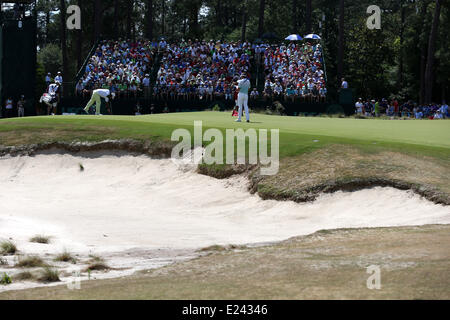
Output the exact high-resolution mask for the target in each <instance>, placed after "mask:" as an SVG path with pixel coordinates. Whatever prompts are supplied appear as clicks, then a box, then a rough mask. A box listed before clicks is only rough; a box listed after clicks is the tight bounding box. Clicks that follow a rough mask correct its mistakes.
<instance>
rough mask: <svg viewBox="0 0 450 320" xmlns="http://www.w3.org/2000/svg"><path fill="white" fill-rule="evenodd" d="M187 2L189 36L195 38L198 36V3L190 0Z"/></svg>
mask: <svg viewBox="0 0 450 320" xmlns="http://www.w3.org/2000/svg"><path fill="white" fill-rule="evenodd" d="M189 2H190V5H189V36H190V37H193V38H196V37H198V35H199V25H198V12H199V10H200V2H199V1H198V0H190V1H189Z"/></svg>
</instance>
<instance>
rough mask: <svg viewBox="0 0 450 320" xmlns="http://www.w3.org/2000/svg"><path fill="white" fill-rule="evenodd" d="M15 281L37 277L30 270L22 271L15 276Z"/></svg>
mask: <svg viewBox="0 0 450 320" xmlns="http://www.w3.org/2000/svg"><path fill="white" fill-rule="evenodd" d="M13 279H14V281H26V280H35V279H36V277H35V276H34V275H33V274H32V273H31V272H29V271H24V272H20V273H18V274H16V275H14V276H13Z"/></svg>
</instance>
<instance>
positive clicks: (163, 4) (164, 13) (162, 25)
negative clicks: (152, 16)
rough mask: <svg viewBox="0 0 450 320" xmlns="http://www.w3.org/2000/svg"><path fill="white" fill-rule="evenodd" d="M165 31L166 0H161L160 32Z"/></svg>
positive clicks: (163, 32)
mask: <svg viewBox="0 0 450 320" xmlns="http://www.w3.org/2000/svg"><path fill="white" fill-rule="evenodd" d="M165 33H166V0H161V34H162V35H164V34H165Z"/></svg>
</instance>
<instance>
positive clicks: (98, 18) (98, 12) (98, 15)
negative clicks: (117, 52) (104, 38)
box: [94, 0, 102, 41]
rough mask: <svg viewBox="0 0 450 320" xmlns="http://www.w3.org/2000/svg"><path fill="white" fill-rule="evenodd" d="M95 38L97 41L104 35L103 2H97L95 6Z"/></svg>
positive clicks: (97, 0)
mask: <svg viewBox="0 0 450 320" xmlns="http://www.w3.org/2000/svg"><path fill="white" fill-rule="evenodd" d="M94 19H95V20H94V36H95V41H97V40H98V39H99V38H100V35H101V33H102V1H101V0H95V4H94Z"/></svg>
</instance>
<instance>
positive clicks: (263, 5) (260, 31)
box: [258, 0, 266, 38]
mask: <svg viewBox="0 0 450 320" xmlns="http://www.w3.org/2000/svg"><path fill="white" fill-rule="evenodd" d="M265 10H266V0H259V19H258V38H261V37H262V35H263V33H264V11H265Z"/></svg>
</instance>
